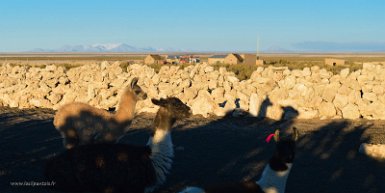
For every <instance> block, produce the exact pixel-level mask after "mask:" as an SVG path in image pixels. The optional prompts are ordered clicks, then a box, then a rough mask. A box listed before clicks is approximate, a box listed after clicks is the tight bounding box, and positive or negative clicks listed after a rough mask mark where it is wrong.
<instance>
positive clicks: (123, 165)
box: [44, 97, 191, 193]
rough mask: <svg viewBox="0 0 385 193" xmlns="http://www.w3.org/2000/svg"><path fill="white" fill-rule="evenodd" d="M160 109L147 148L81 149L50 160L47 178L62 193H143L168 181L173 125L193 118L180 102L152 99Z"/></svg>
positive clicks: (93, 146) (106, 145)
mask: <svg viewBox="0 0 385 193" xmlns="http://www.w3.org/2000/svg"><path fill="white" fill-rule="evenodd" d="M152 102H153V103H154V104H155V105H158V106H160V108H159V110H158V112H157V114H156V117H155V120H154V127H155V131H154V133H153V136H152V137H150V138H149V141H148V144H147V145H146V146H133V145H129V144H118V143H115V144H110V143H104V144H87V145H79V146H77V147H74V148H72V149H69V150H66V151H65V152H63V153H61V154H59V155H57V156H55V157H53V158H51V159H49V160H48V161H47V163H46V166H45V171H44V172H45V176H46V177H47V179H49V180H53V181H55V182H56V184H55V186H54V187H53V188H54V189H55V190H59V191H77V192H88V191H89V192H103V193H105V192H109V193H113V192H116V193H143V192H152V191H153V190H155V189H156V188H157V187H158V186H159V185H161V184H163V183H164V182H165V180H166V175H167V174H168V173H169V171H170V169H171V166H172V162H173V161H172V159H173V156H174V150H173V144H172V139H171V131H172V125H173V124H174V123H175V122H176V120H178V119H183V118H187V117H189V116H190V115H191V110H190V108H189V107H188V106H187V105H185V104H184V103H183V102H182V101H180V100H179V99H178V98H174V97H172V98H167V99H160V100H156V99H152Z"/></svg>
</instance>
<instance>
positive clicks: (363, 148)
mask: <svg viewBox="0 0 385 193" xmlns="http://www.w3.org/2000/svg"><path fill="white" fill-rule="evenodd" d="M358 151H359V152H360V153H363V154H365V155H367V156H369V157H371V158H373V159H376V160H379V161H385V144H367V143H362V144H361V145H360V148H359V150H358Z"/></svg>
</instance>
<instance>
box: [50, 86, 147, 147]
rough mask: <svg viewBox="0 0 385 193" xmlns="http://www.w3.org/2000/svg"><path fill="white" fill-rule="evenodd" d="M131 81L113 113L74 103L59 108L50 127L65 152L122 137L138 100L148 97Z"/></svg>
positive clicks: (132, 116)
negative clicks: (53, 129) (58, 138)
mask: <svg viewBox="0 0 385 193" xmlns="http://www.w3.org/2000/svg"><path fill="white" fill-rule="evenodd" d="M137 82H138V79H137V78H134V79H133V80H132V81H131V85H130V87H128V88H126V89H125V90H124V91H123V93H122V95H121V99H120V101H119V106H118V110H117V111H116V113H111V112H108V111H106V110H104V109H99V108H95V107H93V106H91V105H89V104H86V103H81V102H73V103H69V104H66V105H64V106H62V107H61V108H60V109H59V110H58V111H57V112H56V114H55V117H54V121H53V124H54V126H55V128H56V129H57V130H58V131H59V132H60V134H61V135H62V137H63V143H64V146H65V148H66V149H70V148H73V147H74V146H77V145H82V144H89V143H104V142H107V143H113V142H115V141H116V139H117V138H119V137H120V136H122V135H123V134H124V133H125V131H126V130H125V129H126V128H127V127H128V126H129V125H130V124H131V121H132V119H133V118H134V115H135V107H136V103H137V101H138V100H141V99H146V98H147V94H146V93H144V92H143V91H142V89H141V88H140V87H139V86H138V85H137Z"/></svg>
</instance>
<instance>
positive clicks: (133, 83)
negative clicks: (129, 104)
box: [130, 77, 139, 88]
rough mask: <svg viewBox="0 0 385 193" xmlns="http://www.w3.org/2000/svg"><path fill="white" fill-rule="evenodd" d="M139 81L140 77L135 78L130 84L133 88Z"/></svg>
mask: <svg viewBox="0 0 385 193" xmlns="http://www.w3.org/2000/svg"><path fill="white" fill-rule="evenodd" d="M138 81H139V78H138V77H135V78H133V79H132V80H131V84H130V86H131V88H134V86H135V85H136V84H137V83H138Z"/></svg>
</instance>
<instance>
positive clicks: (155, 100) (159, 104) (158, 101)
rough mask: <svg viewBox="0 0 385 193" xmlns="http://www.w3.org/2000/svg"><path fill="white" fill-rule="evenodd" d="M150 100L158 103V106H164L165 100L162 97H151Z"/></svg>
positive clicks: (155, 103)
mask: <svg viewBox="0 0 385 193" xmlns="http://www.w3.org/2000/svg"><path fill="white" fill-rule="evenodd" d="M151 102H152V103H153V104H154V105H158V106H161V107H165V106H166V100H164V99H159V100H158V99H151Z"/></svg>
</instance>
